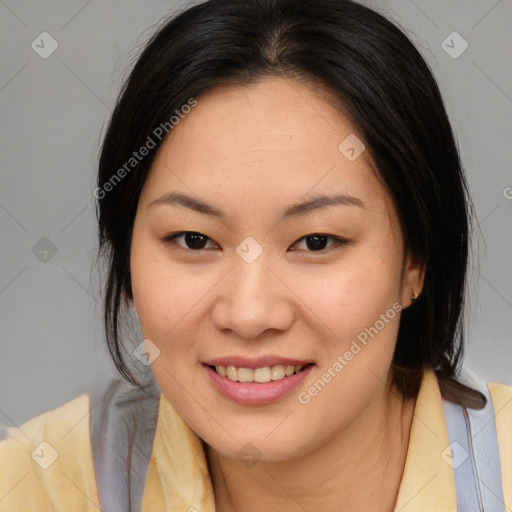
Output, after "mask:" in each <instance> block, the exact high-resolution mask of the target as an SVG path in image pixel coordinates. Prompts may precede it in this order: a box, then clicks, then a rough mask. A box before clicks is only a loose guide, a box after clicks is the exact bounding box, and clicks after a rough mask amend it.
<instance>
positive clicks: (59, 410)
mask: <svg viewBox="0 0 512 512" xmlns="http://www.w3.org/2000/svg"><path fill="white" fill-rule="evenodd" d="M89 411H90V397H89V395H87V394H81V395H79V396H77V397H75V398H73V399H72V400H69V401H68V402H66V403H64V404H62V405H60V406H59V407H56V408H55V409H52V410H49V411H47V412H44V413H42V414H40V415H38V416H36V417H34V418H31V419H30V420H28V421H26V422H25V423H23V424H22V425H20V426H19V427H8V428H7V429H5V434H4V438H3V439H2V441H0V512H3V511H8V510H9V511H10V510H34V511H35V510H37V511H46V510H54V508H55V505H56V503H58V505H57V508H62V509H65V510H89V509H90V510H93V509H95V508H96V505H95V504H97V503H98V500H97V491H96V485H95V479H94V469H93V461H92V455H91V443H90V425H89ZM93 503H94V504H93Z"/></svg>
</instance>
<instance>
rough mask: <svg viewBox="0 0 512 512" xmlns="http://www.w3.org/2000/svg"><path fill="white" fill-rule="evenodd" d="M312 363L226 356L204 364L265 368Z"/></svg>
mask: <svg viewBox="0 0 512 512" xmlns="http://www.w3.org/2000/svg"><path fill="white" fill-rule="evenodd" d="M310 363H312V361H308V360H302V359H290V358H288V357H279V356H263V357H257V358H253V359H249V358H247V357H240V356H226V357H218V358H215V359H210V360H208V361H205V363H204V364H207V365H210V366H236V367H237V368H252V369H256V368H264V367H265V366H278V365H282V366H299V365H302V366H305V365H307V364H310Z"/></svg>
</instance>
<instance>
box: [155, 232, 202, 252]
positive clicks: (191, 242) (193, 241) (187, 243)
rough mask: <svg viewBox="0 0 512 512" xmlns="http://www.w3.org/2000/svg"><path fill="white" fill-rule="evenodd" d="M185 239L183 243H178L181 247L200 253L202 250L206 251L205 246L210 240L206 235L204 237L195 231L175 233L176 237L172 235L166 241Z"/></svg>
mask: <svg viewBox="0 0 512 512" xmlns="http://www.w3.org/2000/svg"><path fill="white" fill-rule="evenodd" d="M182 237H183V243H178V242H176V243H177V244H178V245H179V246H181V247H183V248H184V249H189V250H192V251H200V250H202V249H205V248H206V247H205V245H206V243H207V241H208V240H210V238H208V237H207V236H206V235H203V234H202V233H197V232H195V231H182V232H180V233H175V234H174V235H171V236H169V237H166V239H165V240H166V241H169V242H170V241H175V240H177V239H178V238H182Z"/></svg>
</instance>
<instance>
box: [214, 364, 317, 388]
mask: <svg viewBox="0 0 512 512" xmlns="http://www.w3.org/2000/svg"><path fill="white" fill-rule="evenodd" d="M312 365H313V363H304V364H299V365H283V364H278V365H274V366H263V367H260V368H245V367H238V366H234V365H228V366H223V365H211V364H209V365H207V366H208V367H209V368H211V369H212V370H213V371H215V372H216V373H217V374H218V375H220V376H221V377H225V378H226V379H229V380H231V381H233V382H257V383H260V384H265V383H267V382H271V381H278V380H283V379H286V378H288V377H291V376H292V375H297V374H298V373H300V372H302V371H304V370H306V369H307V368H309V367H310V366H312Z"/></svg>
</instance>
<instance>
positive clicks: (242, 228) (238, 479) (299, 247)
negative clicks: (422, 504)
mask: <svg viewBox="0 0 512 512" xmlns="http://www.w3.org/2000/svg"><path fill="white" fill-rule="evenodd" d="M197 100H198V105H197V106H196V107H195V108H194V109H193V110H192V112H191V113H190V114H188V115H187V116H186V117H185V118H184V119H182V120H181V121H180V123H179V124H178V125H177V126H175V127H174V129H173V131H172V132H171V133H170V134H169V136H168V137H167V138H166V139H165V141H164V142H163V145H162V146H161V147H160V148H159V151H158V153H157V155H156V157H155V160H154V162H153V165H152V168H151V171H150V174H149V176H148V178H147V180H146V183H145V185H144V187H143V190H142V193H141V196H140V201H139V204H138V209H137V213H136V218H135V224H134V228H133V238H132V246H131V254H130V258H131V260H130V268H131V280H132V281H131V282H132V289H133V305H134V307H135V309H136V312H137V316H138V318H139V323H140V328H141V332H142V335H143V337H144V338H145V339H150V340H151V341H152V342H153V343H154V344H155V345H156V346H157V347H158V348H159V350H160V355H159V357H157V358H156V359H155V360H154V362H153V363H152V364H151V369H152V371H153V373H154V376H155V378H156V380H157V382H158V384H159V385H160V388H161V390H162V392H163V393H164V396H165V397H166V398H167V399H168V400H169V401H170V403H171V404H172V405H173V406H174V408H175V409H176V410H177V411H178V413H179V414H180V415H181V416H182V417H183V418H184V420H185V421H186V422H187V424H188V425H189V426H190V427H191V428H192V429H193V430H194V431H195V432H196V433H197V434H198V435H199V436H200V437H201V438H202V439H204V440H205V441H206V443H207V450H206V455H207V460H208V463H209V465H210V474H211V478H212V483H213V485H214V489H215V501H216V508H217V510H218V511H220V512H231V511H240V510H244V512H252V511H254V512H256V511H261V510H265V511H268V512H273V511H280V512H282V510H287V511H296V510H297V511H298V510H301V511H303V510H304V509H306V510H309V511H314V510H337V511H351V512H353V511H359V510H361V511H367V510H373V511H391V510H393V508H394V504H395V502H396V498H397V493H398V488H399V484H400V480H401V477H402V473H403V467H404V463H405V457H406V453H407V446H408V442H409V431H410V425H411V421H412V417H413V411H414V403H415V401H414V400H413V399H412V400H407V401H404V400H402V398H401V396H400V394H399V393H398V391H397V390H396V389H395V388H394V387H393V385H392V383H391V379H392V373H391V362H392V356H393V351H394V348H395V344H396V339H397V333H398V327H399V319H400V314H396V316H395V317H394V318H393V319H391V320H389V321H388V322H387V323H386V324H385V327H384V328H383V329H381V330H380V331H379V333H378V335H376V336H374V337H373V338H370V339H369V342H368V344H367V345H366V346H364V348H363V349H362V350H361V351H360V352H359V353H358V354H357V355H355V356H354V357H353V359H352V360H351V361H349V362H348V364H347V365H346V366H344V368H343V370H342V371H341V372H338V373H337V374H336V376H335V377H334V378H332V380H331V382H329V383H328V385H326V386H325V387H324V388H323V389H322V391H321V392H319V393H318V394H317V395H316V396H314V397H312V398H311V401H310V402H309V403H308V404H302V403H300V402H299V400H298V393H299V392H301V391H305V390H306V391H307V389H308V388H309V387H311V386H312V385H313V383H314V382H315V381H317V379H318V378H320V377H321V375H322V374H323V373H324V372H326V371H328V369H329V367H331V368H332V365H333V363H334V362H335V361H336V360H337V357H338V356H339V355H340V354H343V353H344V352H345V351H346V350H348V349H349V348H350V345H351V343H352V341H353V340H356V339H357V336H358V335H359V334H360V333H361V332H362V331H364V329H365V328H367V327H369V326H373V325H374V324H375V322H376V321H377V320H378V319H379V318H380V315H381V314H385V313H386V312H387V311H388V310H389V309H390V308H392V306H393V304H401V305H402V307H403V308H407V307H408V306H409V305H410V304H411V296H412V295H413V294H414V293H420V292H421V288H422V285H423V278H424V269H423V267H422V266H421V265H420V264H418V263H417V262H416V261H415V259H414V258H412V256H410V255H409V254H405V255H404V246H403V237H402V233H401V230H400V227H399V222H398V217H397V213H396V211H395V208H394V206H393V202H392V200H391V198H390V196H389V194H388V193H387V191H386V190H385V189H384V188H383V187H382V185H381V183H380V181H379V180H378V179H377V178H376V177H375V175H374V174H373V172H372V171H371V170H370V167H369V160H368V159H369V155H368V154H367V153H368V152H364V153H363V154H362V155H361V156H360V157H359V158H357V159H356V160H355V161H350V160H348V159H347V158H346V157H345V156H344V155H343V154H342V153H341V152H340V151H339V149H338V146H339V144H340V142H341V141H343V140H344V139H345V138H346V137H347V136H348V135H349V134H356V135H357V133H358V132H357V129H356V128H355V127H354V126H353V125H352V124H351V123H350V121H349V120H348V119H347V118H346V117H345V116H344V115H343V114H342V113H341V112H340V109H336V108H335V107H334V104H333V102H330V101H328V97H327V96H326V91H325V90H323V89H322V87H321V86H318V85H314V84H312V83H311V84H306V83H299V82H295V81H292V80H288V79H283V78H268V79H264V80H262V81H259V82H258V83H256V84H251V85H249V86H236V85H225V86H220V87H216V88H214V89H210V90H209V91H207V92H206V93H205V94H203V95H202V96H200V97H199V98H197ZM359 138H361V137H359ZM173 191H179V192H183V193H187V194H189V195H192V196H194V197H195V198H201V199H202V200H204V201H205V202H207V203H209V204H212V205H214V206H216V207H218V208H221V209H223V210H224V211H225V212H226V218H225V219H222V220H220V219H216V218H213V217H209V216H207V215H205V214H203V213H199V212H196V211H193V210H191V209H188V208H186V207H183V206H172V205H158V206H152V207H149V205H150V203H151V202H152V201H154V200H155V199H157V198H159V197H160V196H162V195H163V194H165V193H168V192H173ZM332 193H350V194H351V195H353V196H356V197H357V198H359V199H360V200H361V201H362V202H363V203H364V206H365V207H364V208H361V207H358V206H348V205H335V206H329V207H326V208H323V209H320V210H317V211H311V212H307V213H306V214H304V215H301V216H299V217H296V218H290V219H286V220H279V214H280V212H281V211H282V210H284V208H286V207H288V206H291V205H294V204H296V203H298V202H301V201H304V200H305V199H312V198H313V197H316V196H317V195H321V194H332ZM181 231H193V232H199V233H201V234H203V235H205V236H206V237H208V238H206V239H205V242H204V248H203V249H200V250H198V249H193V248H192V249H191V248H187V244H186V239H185V238H184V237H183V236H182V237H179V238H178V239H176V240H174V241H165V237H166V236H168V235H171V234H174V233H178V232H181ZM318 233H319V234H326V235H331V236H338V237H341V238H344V239H346V240H347V243H346V244H344V245H340V246H336V245H334V243H335V242H334V240H331V239H327V241H326V242H325V245H324V246H322V247H325V248H322V249H321V250H314V247H313V249H311V248H308V245H307V241H306V239H305V238H304V237H306V236H309V235H312V234H318ZM248 236H251V237H253V238H254V239H255V240H256V241H257V242H258V243H259V244H260V246H261V247H262V249H263V252H262V254H261V255H260V256H259V257H258V258H257V259H256V260H255V261H254V262H252V263H250V264H248V263H247V262H246V261H244V259H242V258H241V257H240V256H239V255H238V253H237V252H236V248H237V246H238V245H239V244H240V243H241V242H242V241H243V240H244V239H245V238H246V237H248ZM188 247H190V245H189V246H188ZM192 247H193V246H192ZM233 354H236V355H241V356H247V357H257V356H262V355H269V354H273V355H279V356H283V357H290V358H297V359H301V360H309V361H313V362H314V363H315V365H316V366H315V367H314V368H313V370H312V372H311V373H310V374H309V375H308V376H307V379H306V380H305V381H304V382H303V383H302V384H301V385H300V386H299V388H297V389H295V390H293V391H292V392H291V393H290V394H288V395H287V396H285V397H283V398H282V399H280V400H279V401H277V402H275V403H272V404H269V405H261V406H243V405H239V404H236V403H234V402H232V401H230V400H228V399H226V398H225V397H223V396H222V395H220V394H219V393H218V392H217V391H216V390H215V388H213V386H212V385H211V384H210V380H209V376H208V375H207V372H206V371H205V369H204V368H203V366H202V362H205V361H207V360H209V359H213V358H215V357H221V356H226V355H233ZM184 387H186V389H187V392H184ZM190 394H191V395H192V396H193V397H194V400H192V399H191V397H190ZM248 442H251V443H252V444H254V445H255V446H256V447H257V448H258V450H259V451H260V452H261V459H260V460H259V461H258V462H257V463H256V464H255V465H254V466H252V467H247V466H246V465H244V464H243V463H242V462H241V461H240V460H239V459H238V456H237V452H238V451H239V450H240V449H241V448H242V447H243V446H244V445H245V444H246V443H248Z"/></svg>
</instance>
